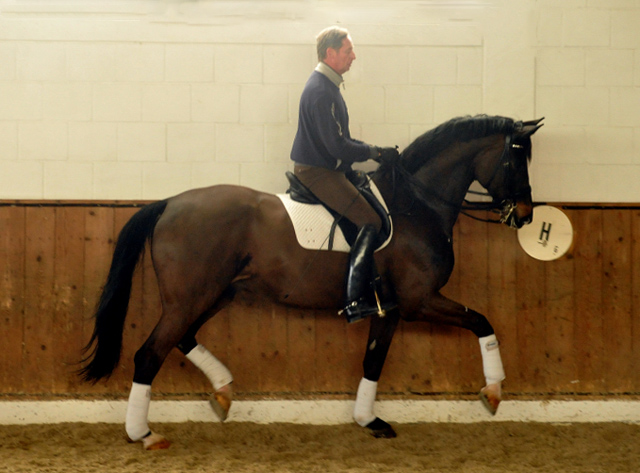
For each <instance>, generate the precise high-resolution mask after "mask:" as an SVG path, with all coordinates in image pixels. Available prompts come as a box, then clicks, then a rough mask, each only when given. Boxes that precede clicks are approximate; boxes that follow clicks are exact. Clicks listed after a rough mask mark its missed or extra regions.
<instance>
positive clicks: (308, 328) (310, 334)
mask: <svg viewBox="0 0 640 473" xmlns="http://www.w3.org/2000/svg"><path fill="white" fill-rule="evenodd" d="M285 310H286V312H287V352H288V367H287V379H288V383H289V384H288V386H289V388H290V389H291V390H292V391H293V392H295V393H301V392H313V391H316V381H315V373H316V371H315V369H314V368H315V366H314V358H315V354H316V350H315V340H316V314H315V311H312V310H300V309H297V308H293V307H287V308H286V309H285Z"/></svg>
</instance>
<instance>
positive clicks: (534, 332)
mask: <svg viewBox="0 0 640 473" xmlns="http://www.w3.org/2000/svg"><path fill="white" fill-rule="evenodd" d="M545 268H546V266H545V262H543V261H538V260H535V259H533V258H532V257H530V256H529V255H527V254H526V253H525V252H524V251H521V252H518V253H517V256H516V277H517V291H518V293H517V303H518V311H517V314H516V318H515V324H516V330H517V334H518V339H517V353H518V370H517V375H516V376H514V377H513V378H510V379H513V380H514V382H513V383H512V382H509V389H510V390H513V392H519V393H525V394H526V393H539V392H545V389H546V388H545V379H546V371H547V369H548V367H547V362H548V358H547V356H546V340H545V335H546V327H545V324H546V320H545V306H546V294H545V290H546V285H545Z"/></svg>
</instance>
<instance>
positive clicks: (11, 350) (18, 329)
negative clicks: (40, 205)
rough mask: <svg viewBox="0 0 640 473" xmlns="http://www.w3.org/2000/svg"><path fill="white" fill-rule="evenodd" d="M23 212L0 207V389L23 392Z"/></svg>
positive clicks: (15, 208)
mask: <svg viewBox="0 0 640 473" xmlns="http://www.w3.org/2000/svg"><path fill="white" fill-rule="evenodd" d="M25 239H26V236H25V208H24V207H17V206H16V207H9V206H7V207H0V347H2V348H1V349H0V386H1V389H2V392H3V393H17V392H21V391H23V373H24V367H23V364H24V360H23V345H22V342H23V339H24V301H25V299H24V291H25V279H26V278H25V257H24V247H25Z"/></svg>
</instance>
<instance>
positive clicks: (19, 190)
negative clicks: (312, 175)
mask: <svg viewBox="0 0 640 473" xmlns="http://www.w3.org/2000/svg"><path fill="white" fill-rule="evenodd" d="M448 5H449V4H448V3H447V2H422V1H419V0H396V1H394V2H376V1H373V0H371V1H369V0H358V1H353V2H341V3H340V2H338V3H333V4H332V6H331V8H328V7H327V6H326V5H324V4H323V3H321V2H307V1H304V0H288V1H270V2H263V1H261V0H246V1H243V2H219V1H212V0H195V1H191V2H157V1H155V0H140V1H137V2H131V3H128V2H110V1H108V0H94V1H92V2H86V3H83V2H66V1H63V0H49V1H47V2H0V199H155V198H162V197H166V196H169V195H172V194H175V193H177V192H181V191H183V190H186V189H189V188H192V187H201V186H207V185H212V184H220V183H230V184H241V185H248V186H251V187H255V188H258V189H261V190H265V191H269V192H281V191H283V190H284V188H285V187H286V183H285V178H284V176H283V173H284V171H285V170H287V169H290V168H291V163H290V160H289V157H288V155H289V150H290V147H291V142H292V140H293V137H294V135H295V130H296V126H297V110H298V101H299V97H300V93H301V91H302V88H303V86H304V83H305V81H306V79H307V77H308V75H309V74H310V72H311V70H312V69H313V67H314V66H315V63H316V52H315V44H314V36H315V34H316V33H317V32H318V31H320V30H321V29H322V28H324V27H325V26H327V25H330V24H334V23H340V24H343V25H344V26H346V27H348V28H349V29H350V30H351V32H352V36H353V39H354V43H355V47H356V55H357V60H356V62H355V63H354V65H353V67H352V70H351V71H350V72H349V73H347V75H346V76H345V79H346V84H345V86H346V88H345V90H344V91H343V94H344V96H345V99H346V101H347V104H348V106H349V110H350V114H351V132H352V134H353V135H354V136H355V137H358V138H360V139H363V140H365V141H367V142H370V143H372V144H376V145H395V144H397V145H399V146H401V147H404V146H406V145H408V144H409V143H410V141H411V140H412V139H414V138H415V137H417V136H418V135H420V134H421V133H423V132H424V131H425V130H427V129H429V128H431V127H433V126H435V125H437V124H439V123H441V122H443V121H445V120H448V119H449V118H451V117H453V116H457V115H466V114H476V113H489V114H501V115H507V116H512V117H514V118H517V119H531V118H537V117H541V116H546V120H545V123H546V125H545V127H544V128H543V129H542V130H541V131H540V132H539V134H538V135H536V137H535V140H534V159H533V162H532V165H531V175H532V183H533V187H534V197H535V198H536V199H538V200H542V201H554V200H558V201H588V202H599V201H600V202H638V201H640V191H637V190H636V189H637V188H638V185H637V182H638V178H640V27H639V26H640V4H638V2H637V0H566V1H563V2H558V1H556V0H516V1H512V0H497V1H495V2H492V3H491V4H488V3H487V4H482V3H480V4H476V3H467V2H462V3H461V2H456V3H455V4H454V5H453V6H448Z"/></svg>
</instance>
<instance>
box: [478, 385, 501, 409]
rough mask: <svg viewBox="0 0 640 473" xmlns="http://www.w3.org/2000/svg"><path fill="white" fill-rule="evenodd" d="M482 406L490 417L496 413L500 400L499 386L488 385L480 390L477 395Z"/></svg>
mask: <svg viewBox="0 0 640 473" xmlns="http://www.w3.org/2000/svg"><path fill="white" fill-rule="evenodd" d="M479 397H480V400H481V401H482V405H483V406H484V407H485V408H486V409H487V410H488V411H489V412H490V413H491V415H492V416H494V415H496V412H498V406H499V405H500V401H501V400H502V393H501V389H500V385H498V384H490V385H488V386H485V387H484V388H482V389H481V390H480V394H479Z"/></svg>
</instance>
